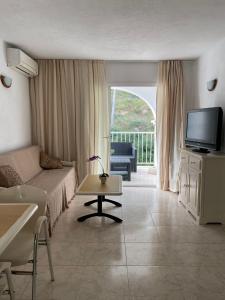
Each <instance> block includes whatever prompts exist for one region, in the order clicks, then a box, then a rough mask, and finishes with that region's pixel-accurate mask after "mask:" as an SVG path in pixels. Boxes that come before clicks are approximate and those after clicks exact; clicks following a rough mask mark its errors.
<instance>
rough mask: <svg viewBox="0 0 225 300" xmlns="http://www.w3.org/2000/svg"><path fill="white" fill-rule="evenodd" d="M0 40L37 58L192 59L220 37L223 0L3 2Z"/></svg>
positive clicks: (223, 31) (224, 15)
mask: <svg viewBox="0 0 225 300" xmlns="http://www.w3.org/2000/svg"><path fill="white" fill-rule="evenodd" d="M0 38H1V39H3V40H5V41H7V42H9V43H12V44H14V45H16V46H19V47H21V48H22V49H24V50H26V51H27V52H28V53H30V54H32V55H33V56H34V57H36V58H37V57H39V58H85V59H107V60H159V59H173V58H183V59H189V58H195V57H198V56H200V55H201V54H202V53H203V52H204V51H205V50H206V49H208V48H210V47H212V46H213V44H215V43H217V42H219V41H220V40H222V39H224V38H225V0H64V1H63V0H6V1H1V7H0Z"/></svg>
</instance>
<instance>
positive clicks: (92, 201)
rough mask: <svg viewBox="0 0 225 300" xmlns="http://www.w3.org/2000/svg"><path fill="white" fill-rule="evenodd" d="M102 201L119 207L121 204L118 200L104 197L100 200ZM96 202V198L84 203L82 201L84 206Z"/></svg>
mask: <svg viewBox="0 0 225 300" xmlns="http://www.w3.org/2000/svg"><path fill="white" fill-rule="evenodd" d="M102 201H103V202H109V203H111V204H113V205H115V206H118V207H121V206H122V204H121V203H119V202H117V201H113V200H110V199H104V200H102ZM97 202H98V199H95V200H91V201H88V202H85V203H84V206H89V205H92V204H94V203H97Z"/></svg>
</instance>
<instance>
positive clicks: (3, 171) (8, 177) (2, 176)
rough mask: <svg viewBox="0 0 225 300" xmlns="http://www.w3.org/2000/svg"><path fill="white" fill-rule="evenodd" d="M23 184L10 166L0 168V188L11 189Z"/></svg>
mask: <svg viewBox="0 0 225 300" xmlns="http://www.w3.org/2000/svg"><path fill="white" fill-rule="evenodd" d="M21 184H23V181H22V179H21V178H20V175H19V174H18V173H17V172H16V170H15V169H13V168H12V167H11V166H10V165H5V166H0V186H1V187H6V188H9V187H12V186H16V185H21Z"/></svg>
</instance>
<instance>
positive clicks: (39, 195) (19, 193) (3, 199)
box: [0, 185, 48, 230]
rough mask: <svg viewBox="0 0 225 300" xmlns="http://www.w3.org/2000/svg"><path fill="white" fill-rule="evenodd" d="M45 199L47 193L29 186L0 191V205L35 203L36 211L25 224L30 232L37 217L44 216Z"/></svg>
mask: <svg viewBox="0 0 225 300" xmlns="http://www.w3.org/2000/svg"><path fill="white" fill-rule="evenodd" d="M47 199H48V198H47V193H46V192H45V191H44V190H42V189H40V188H37V187H34V186H31V185H21V186H14V187H11V188H5V189H0V203H35V204H37V205H38V209H37V211H36V212H35V214H34V215H33V217H32V218H31V220H30V221H29V222H28V224H27V225H28V226H29V228H30V229H31V230H33V227H34V226H35V224H36V221H37V219H38V217H39V216H44V215H45V214H46V205H47Z"/></svg>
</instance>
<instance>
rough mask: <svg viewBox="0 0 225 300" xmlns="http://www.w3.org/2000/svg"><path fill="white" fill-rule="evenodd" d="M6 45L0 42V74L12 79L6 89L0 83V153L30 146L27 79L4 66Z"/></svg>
mask: <svg viewBox="0 0 225 300" xmlns="http://www.w3.org/2000/svg"><path fill="white" fill-rule="evenodd" d="M5 48H6V45H5V43H4V42H3V41H2V40H0V74H3V75H7V76H9V77H11V78H12V80H13V83H12V87H11V88H9V89H7V88H5V87H4V86H3V85H2V84H1V82H0V153H3V152H6V151H8V150H13V149H17V148H21V147H23V146H27V145H29V144H31V117H30V100H29V86H28V79H27V78H25V77H24V76H23V75H20V74H19V73H17V72H15V71H13V70H11V69H9V68H8V67H7V66H6V49H5Z"/></svg>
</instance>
